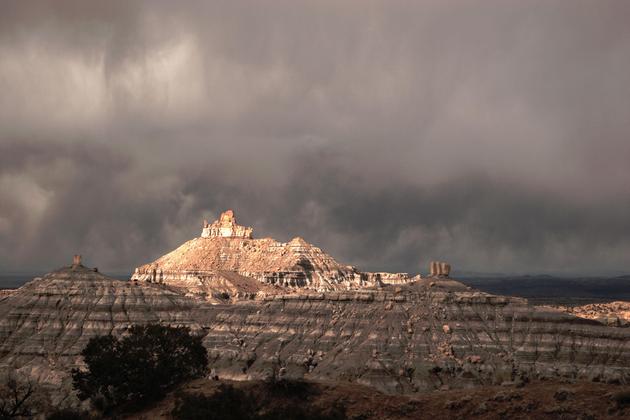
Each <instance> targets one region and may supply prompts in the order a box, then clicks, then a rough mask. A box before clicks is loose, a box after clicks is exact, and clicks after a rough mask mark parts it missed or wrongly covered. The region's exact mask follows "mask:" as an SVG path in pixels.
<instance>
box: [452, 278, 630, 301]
mask: <svg viewBox="0 0 630 420" xmlns="http://www.w3.org/2000/svg"><path fill="white" fill-rule="evenodd" d="M458 280H460V281H461V282H462V283H464V284H467V285H468V286H471V287H474V288H476V289H480V290H483V291H484V292H488V293H494V294H499V295H510V296H520V297H524V298H527V299H529V300H530V301H532V302H533V303H556V304H583V303H585V302H606V301H612V300H628V301H630V275H625V276H618V277H574V278H566V277H554V276H549V275H536V276H504V277H470V278H458Z"/></svg>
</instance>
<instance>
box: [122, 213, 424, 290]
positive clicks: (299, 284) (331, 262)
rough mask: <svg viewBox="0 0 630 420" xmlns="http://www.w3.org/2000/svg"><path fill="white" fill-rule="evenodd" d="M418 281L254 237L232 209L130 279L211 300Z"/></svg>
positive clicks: (304, 246) (301, 243)
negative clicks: (366, 270) (161, 285)
mask: <svg viewBox="0 0 630 420" xmlns="http://www.w3.org/2000/svg"><path fill="white" fill-rule="evenodd" d="M417 278H419V277H415V278H414V277H411V276H409V275H408V274H406V273H368V272H360V271H358V270H357V269H356V268H355V267H352V266H349V265H345V264H341V263H339V262H337V261H336V260H335V259H334V258H333V257H331V256H330V255H328V254H327V253H325V252H324V251H322V250H321V249H320V248H318V247H316V246H314V245H312V244H310V243H308V242H306V241H305V240H304V239H302V238H299V237H296V238H294V239H292V240H291V241H289V242H278V241H276V240H274V239H271V238H263V239H254V237H253V229H252V228H251V227H245V226H241V225H239V224H237V223H236V217H235V215H234V212H233V211H232V210H228V211H226V212H224V213H222V214H221V216H220V217H219V219H218V220H216V221H214V222H213V223H208V222H207V221H204V224H203V230H202V231H201V237H199V238H195V239H193V240H190V241H188V242H186V243H184V244H183V245H181V246H180V247H179V248H177V249H175V250H174V251H172V252H170V253H168V254H166V255H164V256H162V257H161V258H158V259H157V260H155V261H154V262H152V263H149V264H145V265H143V266H140V267H138V268H136V270H135V272H134V274H133V276H132V279H133V280H138V281H148V282H153V283H163V284H167V285H169V286H173V287H176V288H179V289H180V290H182V291H184V292H186V293H188V294H190V295H193V296H196V297H202V298H204V299H206V300H209V301H214V302H219V301H222V300H225V299H226V298H229V299H232V298H251V297H253V296H256V295H258V294H260V293H261V292H263V293H264V294H269V293H272V294H273V293H278V292H281V291H282V290H283V289H290V290H298V289H314V290H317V291H331V290H347V289H353V288H357V287H366V286H379V285H382V284H404V283H409V282H410V281H413V280H416V279H417ZM285 291H286V290H285Z"/></svg>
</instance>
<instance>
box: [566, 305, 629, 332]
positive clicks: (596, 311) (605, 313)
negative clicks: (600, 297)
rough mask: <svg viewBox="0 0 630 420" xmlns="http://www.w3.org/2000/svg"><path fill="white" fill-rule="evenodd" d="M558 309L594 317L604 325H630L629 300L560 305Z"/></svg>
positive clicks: (584, 316) (581, 315)
mask: <svg viewBox="0 0 630 420" xmlns="http://www.w3.org/2000/svg"><path fill="white" fill-rule="evenodd" d="M558 308H559V309H560V310H562V311H564V312H567V313H570V314H572V315H575V316H579V317H580V318H586V319H594V320H596V321H599V322H601V323H603V324H606V325H611V326H618V327H624V326H628V325H630V302H624V301H617V302H608V303H590V304H587V305H582V306H560V307H558Z"/></svg>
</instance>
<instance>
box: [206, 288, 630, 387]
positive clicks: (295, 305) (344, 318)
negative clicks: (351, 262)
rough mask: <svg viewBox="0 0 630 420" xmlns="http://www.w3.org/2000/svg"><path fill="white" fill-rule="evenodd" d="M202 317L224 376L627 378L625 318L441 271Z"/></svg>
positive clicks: (380, 383) (629, 344)
mask: <svg viewBox="0 0 630 420" xmlns="http://www.w3.org/2000/svg"><path fill="white" fill-rule="evenodd" d="M204 325H205V326H206V328H207V330H208V334H207V336H206V338H205V345H206V347H207V348H208V351H209V354H210V360H211V363H212V366H213V367H215V369H216V370H217V372H218V374H219V376H220V377H221V376H222V377H226V378H231V379H260V378H265V377H268V376H270V375H272V374H280V375H288V376H292V377H299V376H305V377H307V378H311V379H316V380H332V381H339V380H342V381H353V382H357V383H361V384H365V385H370V386H374V387H376V388H378V389H380V390H383V391H385V392H394V393H401V392H402V393H409V392H415V391H422V390H431V389H436V388H441V387H445V386H449V387H468V386H474V385H482V384H498V383H503V382H510V381H515V382H518V381H527V380H530V379H534V378H554V377H562V378H565V379H576V378H588V379H591V380H601V381H612V382H624V381H625V382H626V383H627V381H629V380H630V330H628V329H615V328H609V327H605V326H603V325H601V324H599V323H597V322H593V321H589V320H584V319H580V318H576V317H573V316H570V315H567V314H564V313H561V312H557V311H556V312H554V311H540V310H537V309H536V308H535V307H533V306H529V305H528V304H527V302H526V301H525V300H524V299H519V298H510V297H503V296H493V295H489V294H486V293H482V292H479V291H476V290H473V289H469V288H467V287H465V286H464V285H462V284H461V283H458V282H454V281H449V280H442V281H440V280H438V281H435V282H430V281H428V280H423V281H420V282H417V283H414V284H412V285H407V286H402V287H391V286H390V287H385V288H382V289H379V290H377V289H375V290H360V291H353V292H347V293H340V292H329V293H310V294H302V295H293V294H288V295H278V296H269V297H267V298H266V299H265V300H264V301H263V302H260V303H258V302H241V303H237V304H234V305H230V306H220V307H209V308H207V309H206V320H205V321H204Z"/></svg>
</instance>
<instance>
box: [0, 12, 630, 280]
mask: <svg viewBox="0 0 630 420" xmlns="http://www.w3.org/2000/svg"><path fill="white" fill-rule="evenodd" d="M1 10H2V12H1V13H0V92H1V93H0V272H12V271H14V272H15V271H28V270H45V271H47V270H50V269H54V268H56V267H59V266H62V265H67V264H69V263H70V261H71V256H72V255H73V254H75V253H80V254H82V255H83V256H84V260H85V261H86V263H87V264H88V265H90V266H98V267H99V268H100V269H101V271H110V272H124V271H128V270H132V269H133V268H134V267H136V266H139V265H141V264H144V263H146V262H149V261H151V260H153V259H155V258H157V257H158V256H160V255H162V254H164V253H166V252H168V251H170V250H172V249H174V248H175V247H177V246H178V245H180V244H181V243H183V242H184V241H186V240H189V239H192V238H193V237H195V236H198V235H199V234H200V231H201V225H202V221H203V219H209V220H212V219H214V218H215V217H217V216H218V215H219V214H220V212H221V211H223V210H225V209H228V208H231V209H234V211H235V213H236V215H237V218H238V221H239V223H241V224H244V225H247V226H253V227H254V235H255V236H256V237H266V236H271V237H273V238H276V239H278V240H281V241H287V240H290V239H291V238H293V237H295V236H301V237H303V238H304V239H306V240H307V241H309V242H311V243H314V244H316V245H318V246H320V247H321V248H322V249H324V250H325V251H326V252H328V253H330V254H331V255H333V256H335V257H336V259H338V260H339V261H341V262H344V263H347V264H351V265H355V266H357V267H359V268H360V269H364V270H388V271H403V272H411V273H417V272H426V271H427V270H428V263H429V261H431V260H441V261H447V262H449V263H450V264H451V265H452V266H453V268H454V270H456V271H458V270H459V271H473V272H483V273H560V274H569V275H573V274H608V273H622V272H630V25H628V22H630V2H628V1H625V0H619V1H614V0H599V1H592V0H589V1H582V0H541V1H538V0H496V1H495V0H483V1H478V0H457V1H456V0H447V1H443V0H439V1H437V0H436V1H397V0H387V1H385V0H383V1H369V0H366V1H356V0H355V1H339V0H336V1H326V0H319V1H295V0H286V1H273V0H269V1H233V0H230V1H178V2H173V1H165V0H164V1H160V0H156V1H114V0H110V1H107V2H101V1H98V2H97V1H82V0H75V1H66V0H55V1H52V0H51V1H28V0H27V1H24V0H19V1H13V0H4V1H3V2H2V5H1Z"/></svg>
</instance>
